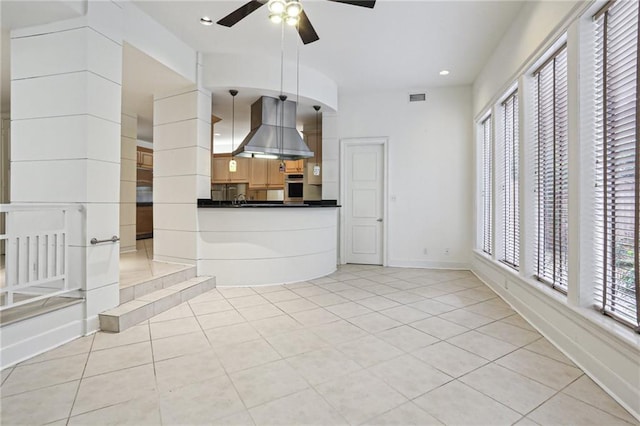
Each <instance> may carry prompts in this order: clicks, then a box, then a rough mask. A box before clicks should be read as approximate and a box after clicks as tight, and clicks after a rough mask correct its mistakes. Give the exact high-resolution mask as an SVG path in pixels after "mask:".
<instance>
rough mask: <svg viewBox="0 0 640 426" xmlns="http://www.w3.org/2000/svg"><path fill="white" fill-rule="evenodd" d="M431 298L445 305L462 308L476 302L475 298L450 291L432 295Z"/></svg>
mask: <svg viewBox="0 0 640 426" xmlns="http://www.w3.org/2000/svg"><path fill="white" fill-rule="evenodd" d="M433 300H436V301H438V302H441V303H445V304H447V305H451V306H455V307H456V308H464V307H466V306H469V305H475V304H476V303H478V301H477V300H476V299H472V298H470V297H465V296H461V295H459V294H458V293H450V294H446V295H444V296H438V297H434V298H433Z"/></svg>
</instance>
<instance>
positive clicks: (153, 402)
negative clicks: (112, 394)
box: [69, 394, 160, 426]
mask: <svg viewBox="0 0 640 426" xmlns="http://www.w3.org/2000/svg"><path fill="white" fill-rule="evenodd" d="M157 424H160V408H159V407H158V398H157V396H156V395H155V394H150V395H147V396H143V397H141V398H136V399H133V400H131V401H126V402H123V403H120V404H116V405H112V406H110V407H105V408H101V409H98V410H95V411H89V412H88V413H85V414H80V415H78V416H75V417H71V418H70V419H69V425H70V426H72V425H73V426H76V425H77V426H82V425H131V426H139V425H157Z"/></svg>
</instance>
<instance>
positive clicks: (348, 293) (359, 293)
mask: <svg viewBox="0 0 640 426" xmlns="http://www.w3.org/2000/svg"><path fill="white" fill-rule="evenodd" d="M336 294H337V295H338V296H341V297H344V298H345V299H349V300H351V301H352V302H355V301H358V300H362V299H366V298H368V297H372V296H375V294H373V293H370V292H368V291H365V290H362V289H359V288H354V289H351V290H343V291H337V292H336Z"/></svg>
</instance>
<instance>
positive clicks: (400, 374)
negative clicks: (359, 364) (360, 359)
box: [368, 355, 453, 399]
mask: <svg viewBox="0 0 640 426" xmlns="http://www.w3.org/2000/svg"><path fill="white" fill-rule="evenodd" d="M368 370H369V371H370V372H372V373H373V374H374V375H376V376H377V377H378V378H380V379H382V380H384V381H385V382H386V383H387V384H388V385H390V386H391V387H393V388H394V389H395V390H397V391H398V392H400V393H401V394H402V395H404V396H405V397H407V398H408V399H413V398H416V397H418V396H420V395H422V394H423V393H426V392H429V391H430V390H432V389H435V388H437V387H438V386H441V385H443V384H445V383H447V382H450V381H451V380H453V377H451V376H449V375H447V374H444V373H442V372H441V371H439V370H436V369H435V368H433V367H431V366H429V365H427V364H425V363H424V362H422V361H419V360H418V359H416V358H415V357H413V356H411V355H403V356H400V357H398V358H394V359H392V360H389V361H385V362H382V363H380V364H376V365H374V366H373V367H369V369H368Z"/></svg>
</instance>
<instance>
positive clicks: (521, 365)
mask: <svg viewBox="0 0 640 426" xmlns="http://www.w3.org/2000/svg"><path fill="white" fill-rule="evenodd" d="M496 363H497V364H499V365H501V366H503V367H506V368H508V369H509V370H512V371H515V372H516V373H520V374H522V375H524V376H527V377H529V378H530V379H533V380H535V381H537V382H540V383H542V384H544V385H546V386H549V387H552V388H553V389H558V390H560V389H562V388H563V387H565V386H566V385H568V384H569V383H571V382H573V381H574V380H575V379H577V378H578V377H580V376H581V375H582V371H580V370H579V369H577V368H574V367H571V366H569V365H567V364H563V363H561V362H558V361H555V360H553V359H551V358H547V357H545V356H542V355H538V354H536V353H534V352H530V351H528V350H526V349H519V350H517V351H515V352H512V353H510V354H509V355H507V356H505V357H503V358H500V359H498V360H497V361H496ZM534 420H535V419H534Z"/></svg>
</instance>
